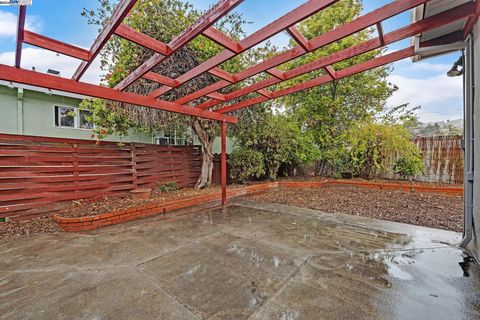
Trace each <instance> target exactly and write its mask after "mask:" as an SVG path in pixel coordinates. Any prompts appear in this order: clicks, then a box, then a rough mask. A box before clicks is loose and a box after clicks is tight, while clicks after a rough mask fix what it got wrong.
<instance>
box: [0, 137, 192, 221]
mask: <svg viewBox="0 0 480 320" xmlns="http://www.w3.org/2000/svg"><path fill="white" fill-rule="evenodd" d="M200 165H201V151H200V148H199V147H196V146H192V147H174V146H157V145H149V144H136V143H135V144H133V143H132V144H126V145H123V146H120V145H118V144H116V143H108V142H102V143H101V144H99V145H96V144H95V142H94V141H93V142H92V141H87V140H72V139H57V138H44V137H31V136H20V135H7V134H0V218H3V217H24V216H32V215H37V214H41V213H45V212H50V211H54V210H57V209H58V208H60V207H61V206H62V205H64V204H65V203H66V202H67V201H71V200H76V199H85V198H87V199H88V198H99V197H103V196H108V195H116V196H122V195H127V194H128V193H129V191H130V190H132V189H134V188H137V187H138V188H142V187H152V186H154V185H155V184H156V183H158V182H173V181H174V182H176V183H177V184H178V185H179V186H181V187H187V186H193V185H194V184H195V182H196V181H197V179H198V176H199V174H200Z"/></svg>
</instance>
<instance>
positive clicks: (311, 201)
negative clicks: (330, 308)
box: [248, 184, 463, 232]
mask: <svg viewBox="0 0 480 320" xmlns="http://www.w3.org/2000/svg"><path fill="white" fill-rule="evenodd" d="M416 185H418V184H416ZM248 199H251V200H255V201H261V202H271V203H280V204H286V205H292V206H296V207H305V208H310V209H316V210H320V211H324V212H328V213H346V214H352V215H359V216H364V217H370V218H375V219H382V220H388V221H394V222H402V223H408V224H413V225H419V226H425V227H431V228H438V229H446V230H452V231H457V232H461V231H462V229H463V200H462V198H461V197H459V196H451V195H442V194H432V193H418V192H405V191H393V190H372V189H367V188H361V187H356V186H340V185H339V186H335V185H333V186H327V187H325V188H311V189H307V188H288V189H287V188H279V189H276V190H274V191H267V192H264V193H261V194H255V195H250V196H248Z"/></svg>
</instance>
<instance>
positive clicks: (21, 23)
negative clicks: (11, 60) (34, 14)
mask: <svg viewBox="0 0 480 320" xmlns="http://www.w3.org/2000/svg"><path fill="white" fill-rule="evenodd" d="M26 14H27V7H26V6H20V7H19V8H18V20H17V45H16V49H15V67H17V68H20V64H21V61H22V43H23V31H24V28H25V16H26Z"/></svg>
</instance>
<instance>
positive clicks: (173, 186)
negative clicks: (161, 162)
mask: <svg viewBox="0 0 480 320" xmlns="http://www.w3.org/2000/svg"><path fill="white" fill-rule="evenodd" d="M178 189H179V188H178V185H177V183H176V182H175V181H171V182H166V183H164V184H161V185H159V186H158V190H160V191H162V192H171V191H175V190H178Z"/></svg>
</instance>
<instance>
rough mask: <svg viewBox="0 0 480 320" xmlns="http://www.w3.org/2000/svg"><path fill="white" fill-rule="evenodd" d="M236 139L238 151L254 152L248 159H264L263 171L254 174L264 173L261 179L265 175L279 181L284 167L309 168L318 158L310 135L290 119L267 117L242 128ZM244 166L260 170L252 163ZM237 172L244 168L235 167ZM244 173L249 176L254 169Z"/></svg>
mask: <svg viewBox="0 0 480 320" xmlns="http://www.w3.org/2000/svg"><path fill="white" fill-rule="evenodd" d="M236 138H237V141H236V148H238V149H240V150H242V151H241V153H245V152H246V151H245V150H246V149H248V150H250V151H252V152H250V153H248V155H250V156H252V157H255V160H256V161H257V160H260V159H261V161H262V162H263V166H262V167H261V168H260V167H258V168H257V169H258V170H254V171H255V173H259V172H260V171H262V172H263V173H262V174H260V176H261V175H265V177H266V178H267V179H271V180H275V179H276V178H277V175H278V173H279V170H280V167H281V166H284V167H288V166H295V165H299V164H307V163H310V162H312V161H314V160H316V159H317V158H318V156H319V152H318V148H317V147H316V145H315V144H314V142H313V138H312V137H311V135H309V134H307V133H303V132H302V130H301V129H300V127H299V126H298V124H297V123H296V122H295V121H293V120H292V119H291V118H289V117H288V116H283V115H273V114H270V113H267V114H265V115H264V116H263V118H261V119H257V121H256V122H255V123H245V124H243V125H241V126H240V129H239V130H238V134H237V135H236ZM254 153H259V154H260V155H261V157H260V156H258V155H255V156H254V155H253V154H254ZM243 156H246V155H243ZM242 159H244V158H242ZM245 160H246V159H245ZM244 164H245V165H247V166H257V164H256V163H255V164H252V163H249V162H248V160H247V162H245V163H244ZM238 165H242V163H238V162H237V163H235V164H233V163H232V167H235V166H238ZM234 170H239V171H241V170H242V168H240V167H236V168H235V169H234ZM243 170H244V171H247V172H249V171H251V170H252V168H248V169H247V168H245V169H243ZM260 176H257V177H260Z"/></svg>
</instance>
